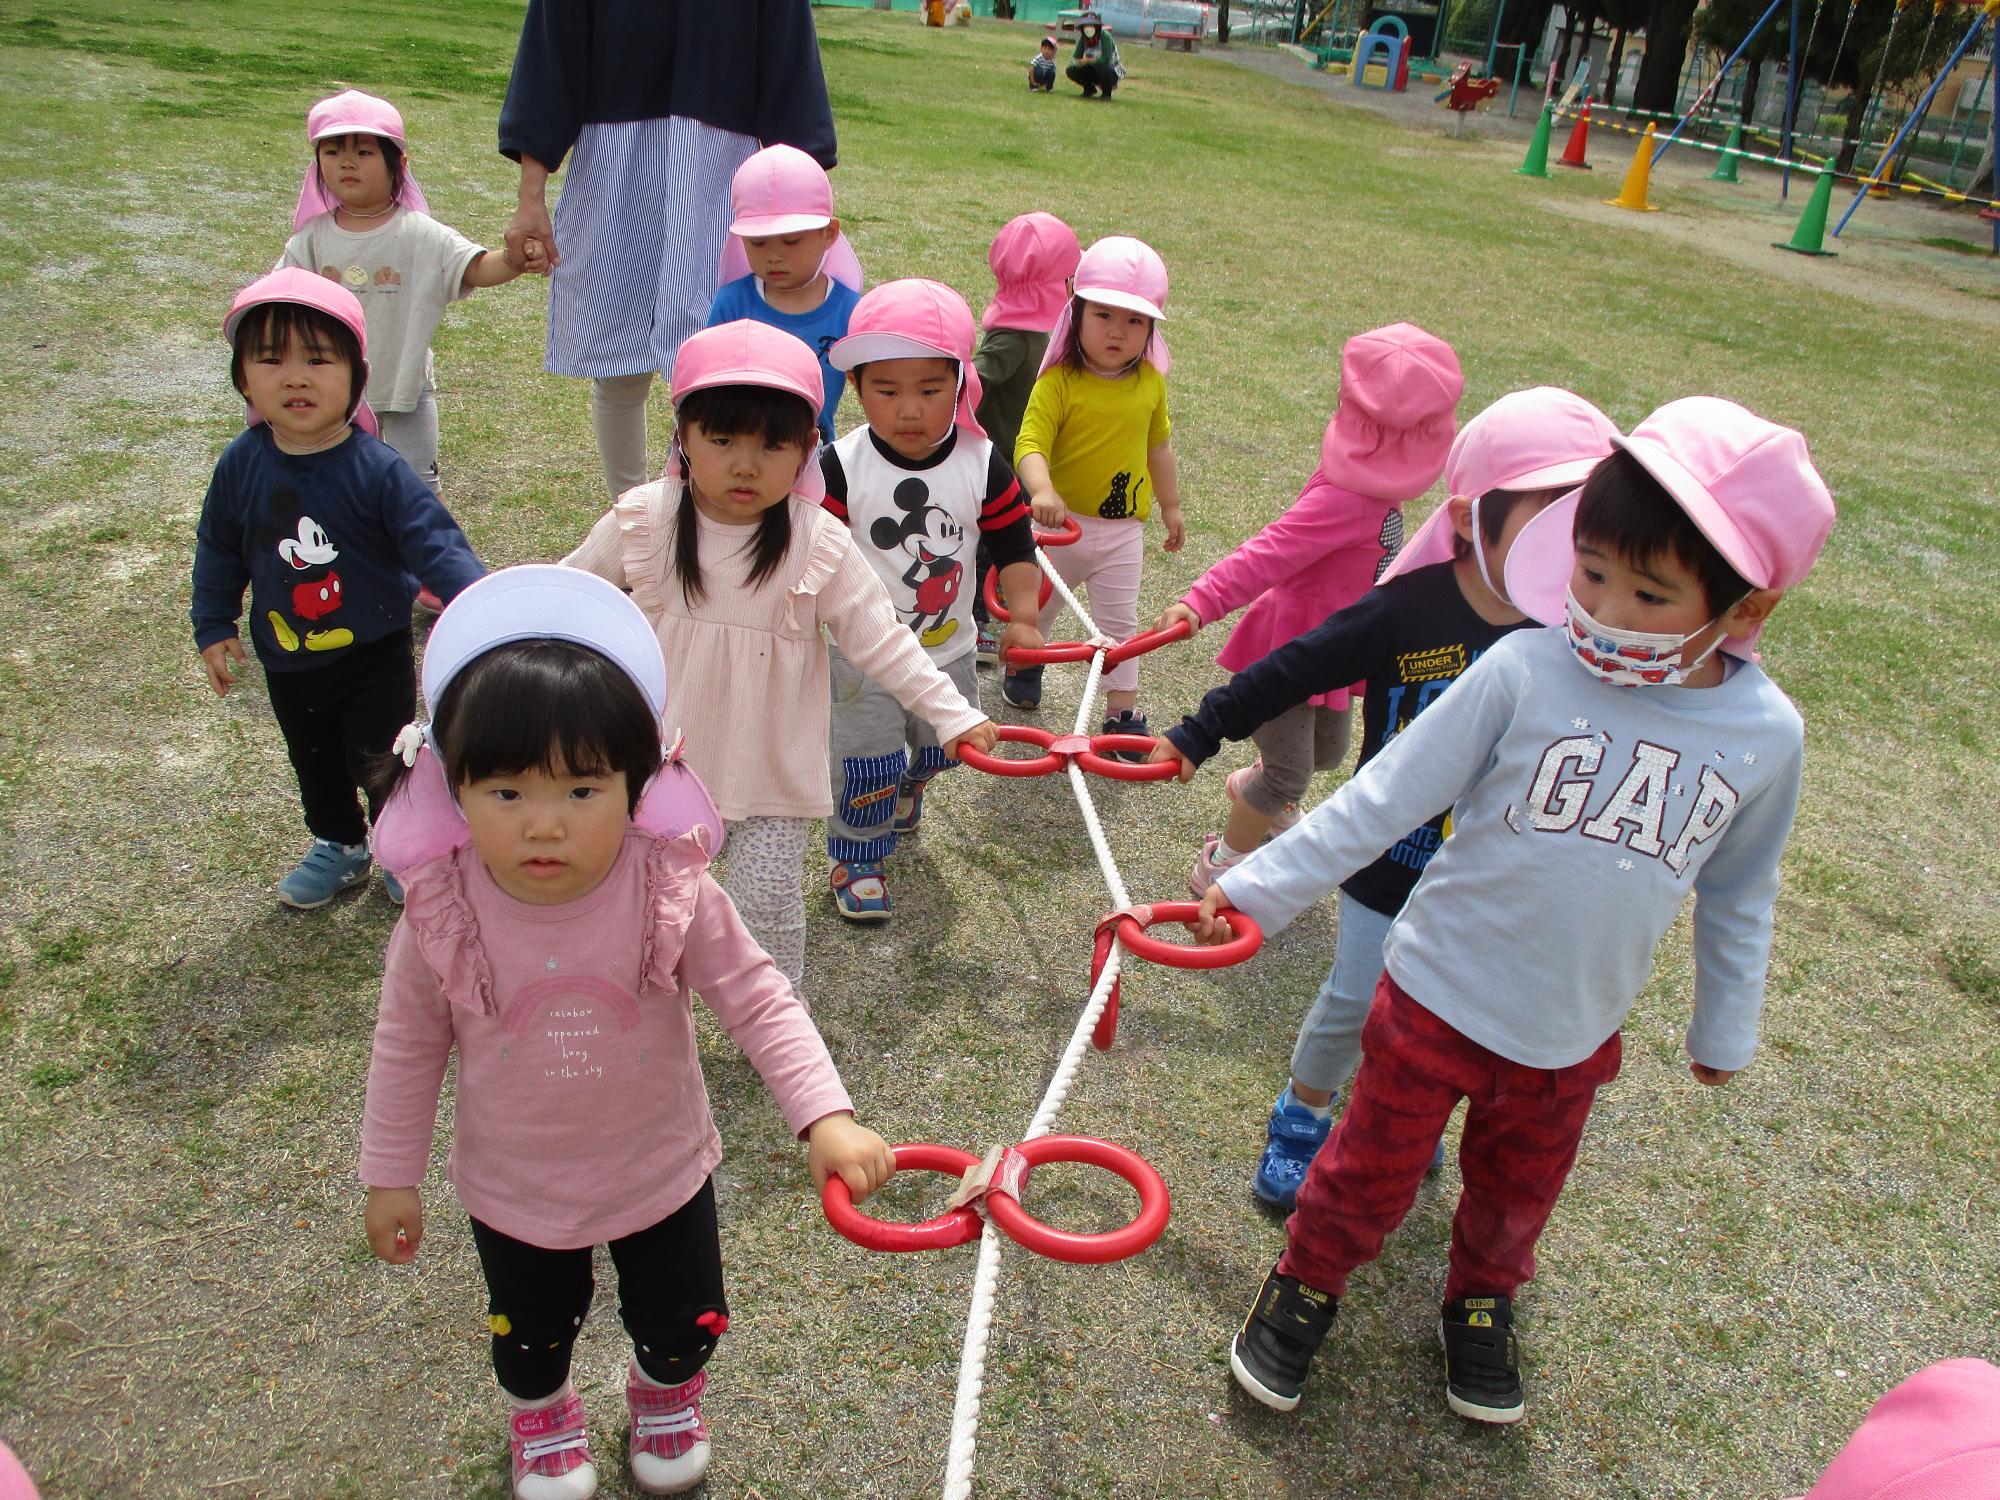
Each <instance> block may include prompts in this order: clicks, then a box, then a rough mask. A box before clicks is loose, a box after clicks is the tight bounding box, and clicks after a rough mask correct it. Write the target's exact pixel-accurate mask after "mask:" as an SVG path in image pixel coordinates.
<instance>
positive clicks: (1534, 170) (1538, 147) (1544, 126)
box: [1514, 104, 1555, 177]
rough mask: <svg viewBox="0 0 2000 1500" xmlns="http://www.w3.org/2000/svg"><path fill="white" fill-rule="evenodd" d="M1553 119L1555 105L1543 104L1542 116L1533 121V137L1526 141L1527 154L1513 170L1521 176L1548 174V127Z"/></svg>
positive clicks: (1543, 175) (1542, 175)
mask: <svg viewBox="0 0 2000 1500" xmlns="http://www.w3.org/2000/svg"><path fill="white" fill-rule="evenodd" d="M1554 121H1555V106H1554V105H1553V104H1544V105H1543V106H1542V117H1541V119H1539V120H1537V121H1536V122H1535V138H1534V139H1533V140H1532V141H1529V142H1528V154H1527V156H1526V157H1524V158H1523V159H1522V161H1521V165H1520V166H1518V167H1516V168H1515V169H1514V171H1515V172H1516V173H1517V174H1518V175H1520V176H1522V177H1546V176H1548V175H1549V127H1550V126H1551V125H1552V124H1553V123H1554Z"/></svg>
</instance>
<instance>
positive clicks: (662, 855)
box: [360, 632, 907, 1250]
mask: <svg viewBox="0 0 2000 1500" xmlns="http://www.w3.org/2000/svg"><path fill="white" fill-rule="evenodd" d="M906 633H907V632H906ZM405 889H406V892H407V902H406V904H405V906H404V908H403V916H402V919H401V920H400V921H399V922H398V923H397V924H396V930H395V932H394V934H393V935H392V936H391V937H390V939H389V953H388V958H387V961H386V963H385V966H384V970H383V975H382V1002H381V1008H380V1010H379V1012H378V1014H377V1016H376V1020H375V1045H374V1052H373V1056H372V1057H371V1058H370V1061H369V1065H368V1101H367V1106H366V1108H365V1110H364V1113H363V1117H362V1125H361V1174H360V1175H361V1180H362V1181H363V1182H366V1183H368V1184H369V1185H370V1186H372V1187H409V1186H412V1185H414V1184H416V1183H419V1182H421V1181H422V1180H423V1177H424V1172H425V1169H426V1168H427V1167H428V1165H429V1163H430V1148H431V1133H432V1130H433V1129H434V1127H435V1125H436V1121H437V1106H438V1095H439V1092H440V1090H441V1089H442V1086H443V1083H444V1074H445V1064H446V1062H447V1061H448V1060H449V1058H450V1056H451V1053H452V1050H453V1048H456V1049H457V1051H458V1097H457V1104H456V1108H455V1110H454V1113H453V1128H452V1146H451V1156H450V1160H449V1161H448V1163H447V1164H446V1168H445V1172H446V1175H447V1176H448V1177H449V1178H450V1179H451V1181H452V1183H453V1185H454V1186H455V1187H456V1188H457V1189H458V1197H459V1201H460V1202H461V1203H462V1204H464V1206H465V1210H466V1212H467V1213H469V1214H471V1215H472V1216H473V1217H474V1218H476V1219H478V1220H480V1221H481V1222H482V1223H485V1224H490V1225H492V1226H493V1227H494V1228H495V1229H498V1230H500V1231H501V1232H502V1233H503V1234H508V1235H511V1236H513V1237H514V1238H515V1239H518V1240H524V1241H526V1242H527V1243H528V1244H531V1245H539V1246H541V1247H543V1248H544V1249H549V1250H569V1249H575V1248H577V1247H579V1246H584V1245H595V1244H602V1243H604V1242H605V1241H607V1240H615V1239H619V1238H622V1237H623V1236H625V1235H628V1234H633V1233H636V1232H637V1231H638V1230H641V1229H644V1228H646V1227H647V1226H649V1225H652V1224H656V1223H658V1222H659V1221H660V1220H661V1219H664V1218H666V1217H667V1215H669V1214H671V1213H673V1212H674V1211H675V1210H676V1209H678V1208H680V1207H681V1206H682V1205H684V1204H685V1203H686V1202H687V1201H688V1200H689V1199H690V1198H692V1197H693V1196H694V1195H695V1193H696V1192H698V1191H699V1190H700V1188H701V1185H702V1183H704V1182H705V1181H707V1180H708V1177H709V1175H710V1174H711V1173H712V1172H713V1171H714V1170H715V1167H716V1164H717V1163H718V1162H720V1161H721V1160H722V1140H721V1137H720V1136H719V1135H717V1133H716V1129H715V1121H714V1120H713V1119H712V1118H711V1117H710V1115H709V1110H708V1092H707V1090H706V1088H704V1087H703V1084H702V1078H701V1067H700V1062H699V1058H698V1054H697V1051H696V1042H695V1031H694V1012H693V1004H692V992H694V991H697V990H698V991H700V993H701V998H702V1001H703V1003H704V1004H706V1005H707V1006H708V1008H709V1009H710V1010H711V1011H713V1012H714V1013H715V1015H716V1018H717V1019H718V1020H720V1021H721V1023H722V1025H723V1028H724V1029H725V1030H726V1031H728V1033H729V1035H730V1036H731V1037H732V1038H734V1039H735V1041H736V1044H737V1045H738V1046H739V1047H741V1048H742V1049H743V1051H744V1053H745V1055H747V1056H748V1057H749V1059H750V1061H751V1063H752V1064H754V1065H755V1067H756V1069H757V1071H758V1073H760V1074H761V1075H762V1076H763V1079H764V1083H765V1085H766V1086H767V1087H768V1088H769V1089H770V1090H771V1093H772V1094H773V1096H774V1097H775V1098H776V1099H777V1101H778V1106H779V1108H780V1109H781V1110H783V1112H784V1116H785V1123H786V1124H787V1125H789V1126H790V1127H791V1128H792V1130H793V1131H794V1132H795V1133H796V1132H803V1131H804V1130H805V1128H806V1127H807V1126H808V1125H810V1124H812V1123H813V1121H815V1120H817V1119H820V1118H821V1117H822V1116H825V1115H829V1114H833V1113H835V1112H837V1111H840V1110H847V1109H851V1108H852V1105H851V1104H850V1103H849V1101H848V1097H847V1091H846V1090H845V1089H844V1088H843V1087H842V1086H841V1082H840V1075H839V1073H838V1072H837V1071H835V1069H834V1066H833V1059H832V1058H831V1057H829V1056H828V1055H827V1050H826V1044H825V1043H824V1042H823V1041H821V1039H820V1035H819V1032H818V1030H817V1029H816V1028H815V1027H814V1026H813V1023H812V1017H811V1016H810V1015H809V1014H807V1011H806V1008H805V1005H804V1004H803V1003H802V1002H801V1001H800V1000H799V998H798V996H797V995H796V994H795V993H794V992H793V990H792V987H791V985H790V984H788V983H787V982H786V980H785V977H784V975H782V974H780V973H779V972H778V970H777V968H776V966H775V965H773V964H772V962H771V960H770V959H769V958H768V957H767V956H766V955H765V953H764V950H763V949H762V948H760V947H758V946H757V943H756V940H755V939H753V938H752V937H751V936H750V934H749V932H748V931H747V930H745V928H744V926H743V922H742V919H741V918H739V917H738V916H737V914H736V908H735V907H734V906H733V905H731V904H730V900H729V897H728V896H726V895H725V894H723V891H722V888H721V887H720V886H718V885H717V884H716V883H715V881H714V880H713V879H711V878H710V877H709V875H708V855H707V854H706V852H705V851H704V850H703V847H702V843H701V838H700V836H699V835H698V834H692V833H691V834H685V835H683V836H681V837H679V838H675V839H666V838H660V837H656V836H655V835H652V834H648V833H645V832H643V831H640V830H638V829H633V830H631V831H629V832H628V833H627V834H626V836H625V843H624V847H623V848H622V849H620V851H619V854H618V858H617V860H616V861H615V862H614V863H613V865H612V867H611V871H610V873H609V874H608V875H606V876H605V878H604V880H603V882H602V883H601V884H600V885H599V886H598V887H597V889H596V890H594V891H592V892H591V893H590V894H589V895H587V896H585V897H583V898H582V899H581V900H578V901H571V902H567V903H565V904H562V905H559V906H536V905H531V904H529V903H527V902H525V901H517V900H515V899H514V898H513V897H511V896H509V895H508V894H507V893H506V892H504V891H503V890H501V889H500V887H499V886H498V885H497V884H496V883H495V882H494V879H493V876H492V874H491V873H490V872H489V871H488V870H487V868H486V866H485V865H484V864H483V863H482V862H481V861H480V859H479V857H478V855H477V854H475V853H474V852H473V851H472V849H471V847H470V846H469V845H461V846H460V847H458V848H457V849H454V850H452V851H450V852H449V853H447V854H444V855H440V856H439V857H438V858H437V859H435V860H432V861H431V862H430V863H429V864H426V865H423V866H420V867H419V868H418V869H417V870H416V871H415V872H413V873H412V874H411V875H410V876H409V877H408V878H407V880H406V883H405ZM801 1170H803V1167H802V1168H801Z"/></svg>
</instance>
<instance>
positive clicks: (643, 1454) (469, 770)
mask: <svg viewBox="0 0 2000 1500" xmlns="http://www.w3.org/2000/svg"><path fill="white" fill-rule="evenodd" d="M666 688H667V677H666V667H665V664H664V663H663V661H662V660H661V657H660V648H659V644H658V643H657V642H656V641H655V640H654V639H653V633H652V630H651V628H650V627H649V626H648V625H647V623H646V620H645V618H644V616H642V615H641V614H640V613H639V610H638V608H637V607H636V606H635V605H634V604H633V603H632V602H631V601H630V600H629V599H627V598H626V597H625V596H624V595H623V594H621V593H619V591H618V590H617V589H615V588H613V587H612V586H611V585H610V584H608V583H605V582H604V581H603V580H601V579H597V578H592V577H590V576H588V575H587V574H583V573H578V572H576V571H574V570H573V569H569V568H558V567H550V566H530V567H521V568H509V569H506V570H505V571H503V572H499V573H496V574H494V575H493V576H492V577H491V578H488V579H486V580H485V581H483V582H481V583H479V584H477V585H476V586H474V587H473V588H470V589H468V590H466V592H465V593H464V594H463V595H462V596H461V597H460V598H459V600H458V601H457V602H455V603H454V604H453V605H452V606H451V607H450V608H448V609H446V610H445V612H444V614H443V615H442V616H440V617H439V619H438V623H437V626H436V628H435V629H434V630H433V631H432V632H431V638H430V642H429V645H428V646H427V647H426V649H425V652H424V701H425V703H426V705H427V706H428V707H429V709H430V714H431V721H430V726H429V728H428V729H427V730H424V731H421V732H420V731H418V730H417V729H416V727H415V726H414V725H412V726H411V727H410V729H409V730H408V732H407V733H406V735H405V736H404V737H401V738H399V739H398V742H397V745H398V749H399V750H400V751H401V752H402V758H401V759H400V760H398V759H395V758H389V759H388V767H389V771H388V774H387V776H385V777H384V780H385V781H386V782H387V783H388V784H389V785H390V786H392V787H395V788H396V790H395V792H394V795H393V797H392V798H391V800H390V802H389V805H388V807H387V809H386V810H385V813H384V816H383V826H382V830H381V835H380V838H381V846H382V850H383V858H384V860H385V861H388V862H389V863H391V864H393V865H394V866H395V867H396V869H397V870H398V871H399V873H400V874H401V875H402V876H403V878H404V879H406V880H407V881H408V882H409V905H408V906H407V907H406V908H405V910H404V914H403V920H402V921H400V922H398V923H397V924H396V930H395V932H394V934H393V935H392V936H391V937H390V939H389V953H388V957H387V959H386V960H385V961H384V967H383V974H382V1004H381V1010H380V1013H379V1014H378V1016H377V1017H376V1021H375V1043H374V1052H373V1056H372V1058H371V1060H370V1062H369V1067H368V1101H367V1107H366V1110H365V1113H364V1115H363V1120H362V1127H361V1179H362V1181H364V1182H366V1183H367V1184H368V1209H367V1226H368V1243H369V1245H370V1247H371V1248H372V1249H373V1250H374V1252H375V1253H376V1255H378V1256H380V1257H381V1258H382V1259H383V1260H385V1261H387V1262H389V1263H390V1264H391V1265H401V1264H404V1263H405V1262H407V1261H409V1260H410V1259H411V1258H413V1257H414V1256H415V1255H416V1253H417V1250H418V1248H419V1246H420V1245H421V1243H422V1241H423V1233H424V1216H423V1206H422V1203H421V1201H420V1199H419V1197H418V1193H417V1186H418V1184H419V1183H421V1182H422V1181H423V1177H424V1169H425V1166H426V1164H427V1163H428V1162H429V1160H430V1147H431V1132H432V1130H433V1128H434V1127H435V1124H436V1120H437V1106H438V1093H439V1089H440V1087H441V1086H442V1084H443V1082H444V1074H445V1065H446V1063H447V1062H448V1061H449V1060H450V1056H451V1053H452V1051H453V1050H454V1048H455V1049H456V1050H457V1052H458V1091H457V1102H456V1105H455V1107H454V1110H453V1117H452V1151H451V1159H450V1162H449V1165H448V1168H447V1171H448V1174H449V1175H450V1177H451V1180H452V1182H453V1184H454V1185H455V1186H456V1187H457V1189H458V1196H459V1201H460V1202H461V1203H463V1204H464V1206H465V1210H466V1212H467V1214H468V1215H470V1217H471V1219H472V1239H473V1243H474V1245H475V1246H476V1247H477V1248H478V1251H479V1264H480V1268H481V1269H482V1270H483V1271H484V1272H485V1275H486V1288H487V1297H488V1302H487V1312H488V1314H489V1316H488V1318H487V1323H488V1325H489V1326H490V1328H491V1329H492V1333H493V1346H492V1354H493V1371H494V1374H495V1375H497V1376H498V1377H499V1381H500V1389H501V1392H502V1393H503V1394H504V1395H505V1396H506V1397H507V1400H508V1404H509V1405H510V1407H511V1408H512V1412H511V1414H510V1417H509V1421H508V1433H509V1437H510V1439H511V1446H512V1449H513V1480H514V1493H515V1494H516V1495H518V1496H521V1497H524V1500H557V1497H560V1500H573V1497H582V1496H587V1495H589V1494H590V1493H591V1492H592V1491H593V1490H594V1489H595V1488H596V1485H597V1471H596V1469H595V1467H594V1466H593V1465H592V1463H591V1460H590V1436H589V1431H588V1428H587V1426H586V1423H585V1419H584V1411H583V1402H582V1399H581V1398H580V1397H579V1396H578V1395H577V1393H576V1388H575V1387H574V1386H573V1385H571V1384H570V1380H569V1362H570V1346H571V1345H572V1343H573V1342H574V1341H575V1339H576V1336H577V1332H578V1330H579V1329H580V1327H581V1326H582V1323H583V1318H584V1314H585V1313H586V1312H587V1311H588V1310H589V1307H590V1298H591V1272H590V1258H591V1247H592V1246H593V1245H598V1244H606V1245H608V1246H609V1248H610V1251H611V1259H612V1262H613V1264H615V1265H616V1266H617V1268H618V1293H619V1313H620V1315H621V1317H622V1318H623V1320H624V1323H625V1327H626V1330H627V1331H628V1332H629V1333H630V1334H631V1335H632V1342H633V1357H632V1362H631V1365H630V1366H629V1367H628V1369H627V1373H626V1400H627V1403H628V1405H629V1407H630V1410H631V1424H632V1425H631V1453H632V1474H633V1478H634V1480H635V1481H636V1482H637V1484H638V1486H639V1488H640V1489H641V1490H642V1491H644V1492H645V1493H647V1494H672V1493H676V1492H678V1491H680V1490H685V1489H689V1488H691V1487H693V1486H694V1485H695V1484H697V1483H698V1482H699V1481H700V1479H701V1477H702V1474H703V1471H704V1470H706V1469H707V1467H708V1457H709V1444H708V1433H707V1429H706V1427H705V1426H704V1424H703V1421H702V1414H701V1397H702V1391H703V1389H704V1387H705V1386H706V1384H707V1380H708V1376H707V1372H706V1369H705V1366H706V1365H707V1363H708V1359H709V1356H710V1355H711V1354H712V1353H713V1352H714V1349H715V1344H716V1340H717V1339H718V1338H719V1337H720V1336H721V1334H722V1332H723V1330H724V1329H726V1328H727V1327H728V1325H729V1309H728V1305H727V1303H726V1302H725V1301H724V1298H723V1289H722V1253H721V1245H720V1243H719V1242H718V1240H717V1237H716V1203H715V1186H714V1183H713V1180H712V1178H711V1176H710V1174H711V1173H712V1172H713V1171H714V1170H715V1167H716V1164H717V1163H718V1162H719V1161H720V1160H721V1157H722V1142H721V1140H720V1139H719V1138H718V1137H717V1135H716V1130H715V1122H714V1120H713V1119H712V1118H711V1117H710V1115H709V1112H708V1101H707V1097H706V1095H705V1093H704V1091H703V1088H702V1081H701V1068H700V1062H699V1059H698V1057H697V1048H696V1042H695V1028H694V1015H693V1010H692V1006H691V1000H692V995H693V992H694V991H697V990H698V991H700V993H701V998H702V1003H703V1004H705V1005H707V1006H708V1008H709V1009H710V1010H711V1011H713V1012H714V1013H715V1015H716V1018H717V1019H718V1020H720V1021H721V1023H722V1025H723V1026H724V1028H726V1029H727V1030H728V1032H729V1034H730V1035H731V1036H732V1037H734V1038H735V1040H736V1042H737V1045H739V1046H740V1047H742V1048H743V1050H744V1052H745V1053H747V1054H748V1055H749V1058H750V1060H751V1062H752V1063H754V1064H755V1065H756V1067H757V1071H758V1072H759V1073H761V1074H762V1075H763V1077H764V1081H765V1083H766V1084H767V1085H768V1086H769V1087H770V1089H771V1092H772V1094H773V1095H774V1096H776V1098H777V1100H778V1103H779V1106H780V1107H781V1108H782V1109H783V1110H784V1113H785V1121H786V1123H787V1124H788V1125H789V1126H790V1127H791V1129H792V1130H793V1131H795V1132H796V1133H797V1134H799V1135H801V1136H803V1137H805V1139H806V1140H807V1141H808V1142H809V1143H810V1149H809V1152H808V1158H807V1159H808V1163H809V1165H810V1167H811V1171H812V1175H813V1180H814V1182H815V1184H816V1185H820V1184H824V1182H825V1181H826V1179H827V1177H829V1176H830V1175H832V1174H834V1173H838V1174H839V1175H840V1177H841V1179H842V1181H844V1182H846V1183H847V1185H848V1186H849V1188H850V1189H851V1190H852V1191H853V1192H854V1194H855V1195H856V1196H857V1197H859V1196H861V1195H863V1194H865V1193H868V1192H870V1191H872V1190H874V1189H875V1188H877V1187H879V1186H880V1185H881V1184H882V1183H883V1182H884V1181H886V1180H887V1179H888V1177H889V1175H890V1174H891V1173H892V1172H893V1171H894V1170H895V1165H894V1158H893V1157H892V1156H891V1155H890V1152H889V1148H888V1147H887V1146H886V1145H884V1144H883V1142H882V1139H881V1137H879V1136H877V1135H876V1134H875V1133H874V1132H873V1131H872V1130H868V1129H865V1128H864V1127H862V1126H861V1125H859V1124H857V1123H856V1122H855V1120H854V1116H853V1106H852V1105H851V1104H850V1103H849V1102H848V1098H847V1093H846V1091H845V1090H844V1089H843V1088H842V1087H841V1084H840V1075H839V1074H838V1073H836V1072H835V1071H834V1066H833V1062H832V1059H831V1058H829V1057H828V1056H827V1051H826V1044H825V1043H824V1042H823V1041H821V1040H820V1036H819V1033H818V1032H817V1031H816V1030H814V1028H813V1024H812V1019H811V1018H810V1017H809V1016H808V1015H807V1014H806V1010H805V1007H804V1006H803V1005H802V1004H800V1003H799V1000H798V997H797V996H796V995H795V994H793V992H792V987H791V986H790V985H789V984H787V983H786V982H785V980H784V978H783V976H782V975H780V974H779V973H778V971H777V969H776V968H775V967H774V966H773V965H772V963H771V960H770V959H769V958H768V957H767V956H765V954H764V953H763V952H761V951H760V950H759V949H758V947H757V945H756V943H755V941H753V940H752V938H751V937H750V935H749V933H748V932H746V931H745V930H744V927H743V923H742V922H741V920H739V919H738V917H737V915H736V911H735V909H734V908H733V907H732V906H731V905H730V904H729V898H728V897H727V896H725V895H723V893H722V890H721V888H720V887H718V886H717V885H716V883H715V882H714V880H712V879H711V878H710V877H709V875H708V873H707V868H706V867H707V864H708V853H707V850H708V847H709V843H710V841H711V840H712V838H713V837H714V833H715V816H714V808H713V806H712V805H711V804H709V803H708V800H707V798H706V796H705V795H703V793H702V789H701V785H700V783H699V782H698V781H696V780H695V778H694V777H693V776H692V775H691V774H690V773H689V772H688V771H687V770H686V768H685V767H683V766H680V765H678V764H675V763H673V761H672V758H671V756H669V757H665V758H663V756H662V753H661V743H660V711H661V709H662V707H664V705H665V700H666Z"/></svg>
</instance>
